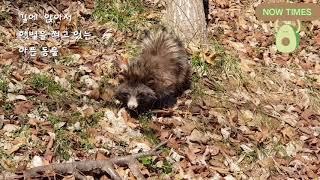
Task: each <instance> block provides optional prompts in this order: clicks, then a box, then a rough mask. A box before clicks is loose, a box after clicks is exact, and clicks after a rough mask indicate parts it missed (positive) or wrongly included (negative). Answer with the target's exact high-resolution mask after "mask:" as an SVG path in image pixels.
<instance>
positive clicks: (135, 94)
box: [116, 82, 156, 110]
mask: <svg viewBox="0 0 320 180" xmlns="http://www.w3.org/2000/svg"><path fill="white" fill-rule="evenodd" d="M116 98H117V99H118V100H119V101H121V102H122V103H123V104H126V106H127V107H128V108H129V109H131V110H137V109H138V108H143V107H150V106H152V104H153V103H154V102H155V100H156V94H155V92H154V91H153V90H152V89H151V88H150V87H148V86H146V85H144V84H142V83H139V84H135V85H130V84H129V83H127V82H124V83H122V84H120V86H119V87H118V89H117V91H116Z"/></svg>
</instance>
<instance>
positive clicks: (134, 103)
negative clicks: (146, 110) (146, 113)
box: [127, 97, 138, 110]
mask: <svg viewBox="0 0 320 180" xmlns="http://www.w3.org/2000/svg"><path fill="white" fill-rule="evenodd" d="M127 106H128V108H129V109H131V110H134V109H136V108H137V107H138V102H137V99H136V98H135V97H130V98H129V101H128V104H127Z"/></svg>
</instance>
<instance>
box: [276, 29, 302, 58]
mask: <svg viewBox="0 0 320 180" xmlns="http://www.w3.org/2000/svg"><path fill="white" fill-rule="evenodd" d="M299 42H300V35H299V32H298V31H297V30H296V28H295V27H294V26H292V25H290V24H284V25H282V26H281V27H280V28H279V29H278V31H277V34H276V47H277V50H278V51H280V52H282V53H291V52H293V51H294V50H296V49H297V48H298V46H299Z"/></svg>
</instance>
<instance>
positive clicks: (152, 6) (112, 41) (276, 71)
mask: <svg viewBox="0 0 320 180" xmlns="http://www.w3.org/2000/svg"><path fill="white" fill-rule="evenodd" d="M305 2H312V1H307V0H305ZM259 3H261V2H258V1H251V0H248V1H241V2H240V1H227V0H210V1H209V8H210V9H209V25H208V29H209V31H208V33H209V41H210V47H209V48H208V49H194V48H192V49H189V52H190V54H191V55H190V57H191V58H190V59H191V63H192V67H193V70H194V74H193V87H192V90H189V91H187V92H186V93H185V94H184V95H183V96H182V97H181V98H179V100H178V102H177V104H176V105H175V106H174V107H172V108H169V109H162V110H159V111H156V112H150V113H147V114H143V115H141V116H140V117H138V118H132V117H130V116H129V115H128V114H127V113H126V111H125V110H124V109H120V108H119V104H117V102H116V101H115V100H114V99H113V96H112V94H113V89H114V87H116V86H117V84H118V80H117V74H118V72H119V69H120V68H121V65H122V64H123V63H126V62H127V61H128V60H130V59H131V57H133V56H135V55H136V54H137V52H138V51H139V49H137V47H136V41H135V40H136V39H137V37H138V36H139V34H140V33H141V31H142V30H144V29H146V28H150V27H153V25H154V24H157V23H158V22H159V19H160V18H161V15H162V13H163V12H164V6H163V3H162V2H161V1H145V2H140V0H130V1H124V2H122V3H121V2H120V1H119V0H97V1H93V0H84V1H78V2H77V1H69V0H62V1H55V0H51V1H1V2H0V9H1V11H0V172H2V174H10V173H13V172H18V171H22V170H24V169H26V168H31V167H34V166H39V165H46V164H52V163H61V162H67V161H75V160H89V159H90V160H95V159H106V158H111V157H115V156H122V155H128V154H132V153H136V152H139V151H141V150H143V151H145V150H149V149H151V148H152V147H154V146H155V145H156V144H157V143H159V142H161V141H164V140H166V139H168V138H169V136H171V138H170V141H169V142H168V144H167V145H166V146H165V148H163V151H162V153H161V154H160V155H159V156H154V157H145V158H141V159H139V161H140V165H141V167H139V168H140V169H141V171H142V173H143V174H144V175H145V177H146V178H150V179H159V178H162V179H196V178H198V179H209V178H212V179H219V178H222V177H225V179H229V180H231V179H259V178H260V179H267V178H270V179H286V178H287V177H289V178H293V179H299V178H300V179H317V178H319V177H320V139H319V137H320V56H319V51H320V21H319V20H317V21H312V22H303V23H302V27H301V31H300V35H301V42H300V46H299V48H298V50H297V51H295V52H294V53H292V54H290V55H287V54H283V53H279V52H277V51H276V49H275V29H274V24H273V23H263V22H260V21H258V20H257V19H256V18H255V16H254V8H255V7H256V6H257V5H258V4H259ZM313 3H318V4H319V1H314V2H313ZM19 10H20V11H21V12H24V13H37V14H41V15H43V14H45V13H61V14H71V15H72V19H71V21H67V20H61V21H60V20H57V21H55V22H53V23H51V24H47V23H46V22H44V21H43V20H42V19H40V18H39V19H38V20H37V21H33V22H32V21H28V23H27V24H23V23H22V22H21V21H20V19H19ZM31 30H35V31H36V30H44V31H47V32H51V31H54V30H55V31H61V32H62V31H69V32H72V31H80V30H81V31H87V32H90V33H91V35H92V36H91V37H89V39H75V38H74V37H70V38H67V39H54V38H49V39H47V40H45V41H39V40H32V39H29V40H21V39H17V37H16V36H17V35H16V34H17V32H18V31H31ZM31 45H35V46H37V47H41V46H47V47H53V46H56V47H58V48H59V56H58V57H50V56H49V57H40V56H39V55H38V56H37V57H36V58H33V57H30V56H28V55H23V54H21V53H20V52H19V51H18V47H19V46H25V47H28V46H31ZM117 171H118V173H119V174H121V176H123V177H125V178H128V179H133V175H132V173H131V172H130V171H129V169H128V168H126V167H118V168H117Z"/></svg>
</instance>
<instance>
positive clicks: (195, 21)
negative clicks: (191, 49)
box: [164, 0, 207, 46]
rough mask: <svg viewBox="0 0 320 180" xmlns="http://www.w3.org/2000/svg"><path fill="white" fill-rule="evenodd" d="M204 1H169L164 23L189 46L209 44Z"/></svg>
mask: <svg viewBox="0 0 320 180" xmlns="http://www.w3.org/2000/svg"><path fill="white" fill-rule="evenodd" d="M203 2H204V1H203V0H167V10H166V11H167V13H166V14H165V15H164V23H165V25H166V26H167V27H169V29H171V30H172V31H174V32H175V33H176V34H177V35H178V36H179V37H180V38H181V40H182V41H183V42H185V43H186V44H187V45H192V46H199V45H202V44H207V42H206V40H207V29H206V26H207V25H206V16H205V12H204V4H203Z"/></svg>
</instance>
